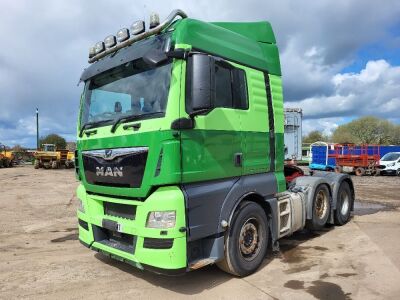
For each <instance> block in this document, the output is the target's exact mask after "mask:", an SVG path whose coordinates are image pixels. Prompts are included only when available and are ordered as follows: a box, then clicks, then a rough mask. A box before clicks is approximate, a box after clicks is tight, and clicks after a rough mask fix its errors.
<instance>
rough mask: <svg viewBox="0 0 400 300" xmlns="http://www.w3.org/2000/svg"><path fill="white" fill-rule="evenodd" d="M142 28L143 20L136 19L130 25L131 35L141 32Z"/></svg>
mask: <svg viewBox="0 0 400 300" xmlns="http://www.w3.org/2000/svg"><path fill="white" fill-rule="evenodd" d="M144 30H145V28H144V21H136V22H133V24H132V25H131V34H133V35H137V34H139V33H143V32H144Z"/></svg>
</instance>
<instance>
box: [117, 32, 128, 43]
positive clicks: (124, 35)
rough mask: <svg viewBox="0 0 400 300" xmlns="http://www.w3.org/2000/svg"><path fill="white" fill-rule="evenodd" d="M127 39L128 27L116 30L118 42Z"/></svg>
mask: <svg viewBox="0 0 400 300" xmlns="http://www.w3.org/2000/svg"><path fill="white" fill-rule="evenodd" d="M127 39H129V30H128V28H122V29H120V30H118V32H117V41H118V42H119V43H121V42H123V41H126V40H127Z"/></svg>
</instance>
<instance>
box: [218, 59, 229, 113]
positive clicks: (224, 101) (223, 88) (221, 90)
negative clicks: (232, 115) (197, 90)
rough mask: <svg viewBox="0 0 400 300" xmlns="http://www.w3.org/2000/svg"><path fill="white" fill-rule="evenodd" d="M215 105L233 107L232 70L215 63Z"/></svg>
mask: <svg viewBox="0 0 400 300" xmlns="http://www.w3.org/2000/svg"><path fill="white" fill-rule="evenodd" d="M214 107H228V108H232V107H233V102H232V79H231V70H230V69H228V68H225V67H223V66H221V65H219V64H218V63H216V64H215V100H214Z"/></svg>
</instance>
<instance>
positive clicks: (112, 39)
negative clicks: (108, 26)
mask: <svg viewBox="0 0 400 300" xmlns="http://www.w3.org/2000/svg"><path fill="white" fill-rule="evenodd" d="M104 44H105V45H106V48H111V47H114V46H115V45H116V44H117V40H116V38H115V36H113V35H109V36H107V37H106V38H105V39H104Z"/></svg>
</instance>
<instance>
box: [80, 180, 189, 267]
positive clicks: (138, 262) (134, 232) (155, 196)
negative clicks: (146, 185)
mask: <svg viewBox="0 0 400 300" xmlns="http://www.w3.org/2000/svg"><path fill="white" fill-rule="evenodd" d="M77 196H78V198H79V199H80V200H81V201H82V203H83V207H84V212H83V211H81V210H78V211H77V215H78V219H79V240H80V242H81V243H82V244H84V245H85V246H87V247H89V248H91V249H93V250H95V251H98V252H101V253H103V254H105V255H108V256H110V257H112V258H114V259H117V260H120V261H125V262H127V263H129V264H131V265H133V266H136V267H138V268H140V269H149V270H151V271H154V272H157V273H165V274H177V273H181V272H184V271H186V267H187V255H186V220H185V205H184V196H183V194H182V191H181V190H180V189H179V188H178V187H174V186H171V187H161V188H159V189H157V190H156V191H155V192H154V193H152V194H151V195H150V196H149V197H148V198H147V199H146V200H145V201H136V200H127V199H119V198H114V197H108V196H103V195H94V194H88V193H87V192H86V190H85V188H84V186H83V185H80V186H79V187H78V189H77ZM107 203H114V204H117V205H118V204H123V205H127V207H128V206H129V207H131V206H132V207H135V208H134V211H135V213H134V216H133V218H127V217H126V215H118V214H113V215H110V213H109V212H107V211H106V210H105V206H106V205H107ZM168 210H175V211H176V223H175V227H174V228H168V229H155V228H146V221H147V216H148V214H149V212H151V211H168ZM109 223H111V224H117V225H118V229H115V230H114V229H112V228H110V227H109V226H108V225H107V224H109ZM116 228H117V227H116Z"/></svg>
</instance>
